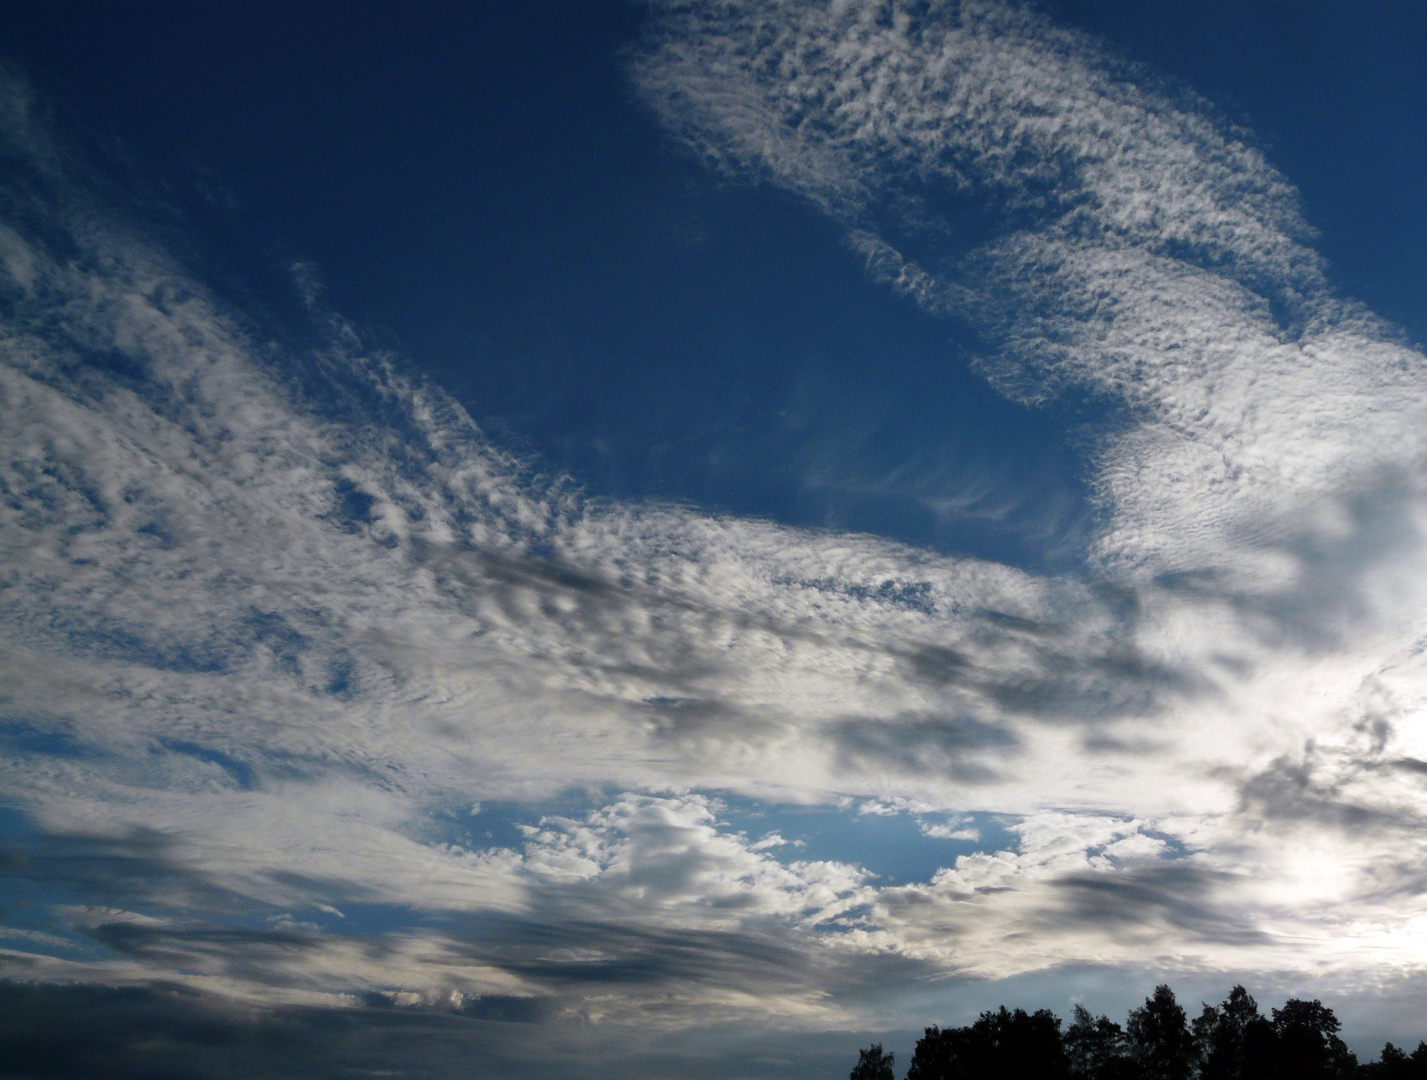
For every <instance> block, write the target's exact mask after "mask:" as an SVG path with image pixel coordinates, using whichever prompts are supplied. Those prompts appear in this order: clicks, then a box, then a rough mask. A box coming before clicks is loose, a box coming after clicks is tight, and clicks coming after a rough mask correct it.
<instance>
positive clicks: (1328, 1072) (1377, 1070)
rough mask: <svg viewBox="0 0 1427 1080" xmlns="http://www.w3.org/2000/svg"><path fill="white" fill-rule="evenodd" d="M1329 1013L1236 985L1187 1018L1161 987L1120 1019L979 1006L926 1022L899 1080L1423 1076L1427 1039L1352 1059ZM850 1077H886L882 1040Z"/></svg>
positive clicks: (1419, 1079)
mask: <svg viewBox="0 0 1427 1080" xmlns="http://www.w3.org/2000/svg"><path fill="white" fill-rule="evenodd" d="M1340 1026H1341V1025H1340V1024H1339V1022H1338V1018H1337V1017H1336V1016H1334V1015H1333V1010H1332V1009H1330V1008H1328V1007H1327V1006H1326V1005H1324V1004H1323V1003H1322V1002H1321V1001H1318V1000H1313V1001H1303V1000H1300V999H1298V998H1290V999H1289V1000H1288V1001H1286V1002H1284V1004H1283V1007H1282V1008H1281V1009H1274V1010H1273V1012H1272V1015H1271V1017H1265V1016H1264V1015H1262V1014H1261V1013H1260V1012H1259V1006H1258V1002H1256V1001H1255V1000H1254V999H1253V995H1251V994H1250V993H1249V992H1248V991H1247V990H1245V989H1244V988H1243V987H1242V986H1236V987H1234V988H1233V989H1232V990H1231V991H1229V996H1228V997H1227V998H1225V999H1224V1000H1223V1001H1222V1002H1221V1003H1220V1004H1218V1005H1208V1004H1206V1005H1204V1007H1203V1011H1202V1012H1201V1013H1200V1014H1199V1016H1198V1017H1196V1018H1195V1020H1194V1022H1193V1023H1192V1024H1191V1023H1190V1022H1189V1018H1188V1017H1187V1016H1186V1014H1185V1012H1184V1009H1183V1008H1182V1007H1181V1006H1180V1004H1179V1002H1178V1001H1176V1000H1175V997H1174V991H1173V990H1171V989H1170V988H1169V987H1168V986H1163V985H1161V986H1157V987H1155V991H1154V993H1153V994H1151V995H1150V996H1149V997H1148V998H1146V999H1145V1003H1144V1004H1143V1005H1142V1006H1140V1007H1139V1008H1137V1009H1131V1010H1130V1014H1129V1016H1128V1017H1127V1018H1126V1021H1125V1026H1124V1027H1121V1026H1120V1025H1119V1024H1117V1023H1115V1022H1114V1021H1113V1020H1111V1019H1110V1018H1109V1017H1106V1016H1095V1015H1093V1014H1092V1013H1091V1012H1090V1011H1089V1010H1088V1009H1086V1008H1085V1007H1084V1006H1082V1005H1077V1006H1076V1007H1075V1012H1074V1014H1073V1018H1072V1021H1071V1024H1070V1026H1069V1027H1067V1028H1066V1029H1065V1031H1064V1032H1062V1031H1061V1022H1060V1018H1059V1017H1057V1016H1056V1015H1055V1014H1054V1013H1052V1012H1050V1011H1049V1010H1047V1009H1041V1010H1040V1011H1038V1012H1035V1013H1027V1012H1026V1011H1025V1010H1024V1009H1014V1010H1008V1009H1007V1008H1006V1007H1005V1006H1004V1005H1003V1006H1001V1007H1000V1008H999V1009H998V1010H996V1011H995V1012H984V1013H982V1014H981V1015H980V1017H978V1018H977V1020H976V1022H975V1023H973V1024H969V1025H967V1026H966V1027H960V1028H938V1027H929V1028H927V1029H926V1034H925V1035H924V1036H923V1037H922V1038H921V1039H920V1040H918V1042H917V1045H916V1049H915V1050H914V1051H913V1052H912V1063H911V1067H910V1068H909V1069H908V1070H907V1077H906V1080H1427V1042H1423V1043H1418V1044H1417V1049H1416V1050H1414V1051H1412V1053H1410V1054H1409V1053H1407V1052H1406V1051H1404V1050H1401V1049H1399V1048H1397V1047H1395V1046H1393V1045H1392V1043H1388V1044H1387V1045H1386V1046H1385V1047H1383V1050H1382V1055H1381V1057H1380V1059H1379V1060H1378V1061H1374V1062H1370V1063H1368V1064H1366V1065H1364V1064H1359V1062H1358V1060H1357V1058H1356V1057H1354V1056H1353V1053H1352V1052H1351V1051H1350V1050H1349V1049H1348V1048H1347V1046H1346V1044H1344V1042H1343V1040H1342V1039H1341V1038H1339V1037H1338V1031H1339V1028H1340ZM851 1080H894V1074H893V1072H892V1055H891V1054H884V1053H883V1051H882V1047H881V1045H880V1044H876V1045H873V1046H871V1047H869V1048H868V1049H867V1050H863V1051H861V1056H860V1058H859V1060H858V1063H857V1067H856V1068H855V1069H854V1070H853V1072H852V1077H851Z"/></svg>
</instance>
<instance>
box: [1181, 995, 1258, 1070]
mask: <svg viewBox="0 0 1427 1080" xmlns="http://www.w3.org/2000/svg"><path fill="white" fill-rule="evenodd" d="M1194 1038H1195V1039H1196V1041H1197V1042H1198V1043H1199V1049H1200V1053H1201V1054H1202V1055H1203V1064H1202V1065H1201V1066H1200V1070H1199V1078H1200V1080H1260V1078H1263V1077H1269V1076H1272V1075H1273V1070H1274V1068H1275V1065H1274V1061H1275V1058H1276V1052H1277V1047H1276V1045H1275V1044H1276V1040H1277V1035H1276V1034H1275V1032H1274V1029H1273V1025H1272V1024H1271V1023H1269V1021H1268V1020H1267V1018H1265V1017H1263V1016H1261V1015H1259V1006H1258V1002H1256V1001H1255V1000H1254V999H1253V995H1251V994H1250V993H1249V992H1248V991H1247V990H1245V989H1244V988H1243V987H1242V986H1235V987H1234V988H1233V989H1232V990H1230V991H1229V996H1228V997H1227V998H1225V999H1224V1002H1223V1004H1221V1005H1219V1006H1218V1007H1217V1008H1216V1007H1215V1006H1213V1005H1205V1006H1204V1011H1203V1012H1202V1013H1200V1014H1199V1017H1198V1018H1197V1019H1196V1020H1195V1021H1194Z"/></svg>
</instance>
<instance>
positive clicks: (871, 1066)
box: [847, 1043, 896, 1080]
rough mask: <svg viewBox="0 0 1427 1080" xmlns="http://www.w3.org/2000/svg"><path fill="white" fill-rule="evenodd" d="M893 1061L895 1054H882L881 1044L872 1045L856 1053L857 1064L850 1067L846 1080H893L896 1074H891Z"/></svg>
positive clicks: (894, 1061)
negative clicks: (850, 1071)
mask: <svg viewBox="0 0 1427 1080" xmlns="http://www.w3.org/2000/svg"><path fill="white" fill-rule="evenodd" d="M895 1059H896V1055H895V1054H884V1053H883V1052H882V1044H881V1043H873V1044H872V1045H871V1046H869V1047H868V1048H867V1049H866V1050H859V1051H858V1052H857V1064H856V1065H854V1066H853V1067H852V1073H851V1075H850V1076H848V1078H847V1080H895V1076H896V1074H895V1073H893V1072H892V1066H893V1065H894V1064H895V1063H896V1060H895Z"/></svg>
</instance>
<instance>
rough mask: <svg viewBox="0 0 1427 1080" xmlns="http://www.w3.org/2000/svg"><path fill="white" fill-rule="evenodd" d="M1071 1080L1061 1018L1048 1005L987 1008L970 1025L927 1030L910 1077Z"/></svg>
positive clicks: (924, 1079) (912, 1079)
mask: <svg viewBox="0 0 1427 1080" xmlns="http://www.w3.org/2000/svg"><path fill="white" fill-rule="evenodd" d="M983 1076H986V1077H990V1076H997V1077H1007V1078H1010V1077H1026V1078H1028V1080H1029V1078H1032V1077H1035V1078H1038V1080H1040V1078H1043V1080H1069V1077H1070V1068H1069V1064H1068V1063H1067V1061H1066V1056H1065V1046H1064V1044H1063V1042H1062V1040H1061V1035H1060V1019H1059V1018H1058V1017H1056V1016H1055V1015H1054V1014H1053V1013H1051V1012H1050V1011H1049V1010H1048V1009H1041V1010H1040V1011H1038V1012H1035V1013H1027V1012H1026V1011H1025V1010H1024V1009H1016V1010H1015V1011H1014V1012H1008V1011H1007V1010H1006V1007H1005V1006H1004V1005H1003V1006H1001V1008H1000V1009H999V1010H998V1011H996V1012H984V1013H982V1014H981V1016H980V1017H979V1018H978V1019H977V1021H976V1023H974V1024H972V1025H971V1026H970V1027H964V1028H948V1029H947V1030H945V1031H942V1030H940V1029H938V1028H934V1027H931V1028H927V1033H926V1035H925V1036H923V1037H922V1039H921V1040H920V1041H919V1042H918V1043H917V1047H916V1050H915V1051H914V1052H913V1053H912V1065H911V1068H910V1069H908V1070H907V1080H979V1078H980V1077H983Z"/></svg>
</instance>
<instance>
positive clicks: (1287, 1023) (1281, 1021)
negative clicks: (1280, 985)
mask: <svg viewBox="0 0 1427 1080" xmlns="http://www.w3.org/2000/svg"><path fill="white" fill-rule="evenodd" d="M1338 1028H1339V1024H1338V1018H1337V1017H1336V1016H1334V1015H1333V1010H1332V1009H1330V1008H1328V1007H1327V1006H1326V1005H1324V1004H1323V1003H1322V1002H1321V1001H1318V1000H1316V999H1315V1000H1313V1001H1300V1000H1298V999H1297V998H1290V999H1289V1000H1288V1001H1286V1002H1284V1004H1283V1008H1282V1009H1274V1010H1273V1030H1274V1033H1275V1034H1276V1035H1277V1036H1278V1075H1279V1076H1281V1077H1282V1078H1283V1080H1290V1078H1292V1080H1330V1078H1331V1080H1336V1078H1338V1077H1350V1076H1352V1075H1353V1073H1354V1072H1355V1071H1356V1070H1357V1065H1358V1059H1357V1058H1356V1057H1354V1056H1353V1054H1352V1051H1350V1050H1349V1049H1348V1048H1347V1046H1346V1045H1345V1044H1344V1042H1343V1040H1342V1039H1340V1038H1338Z"/></svg>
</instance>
